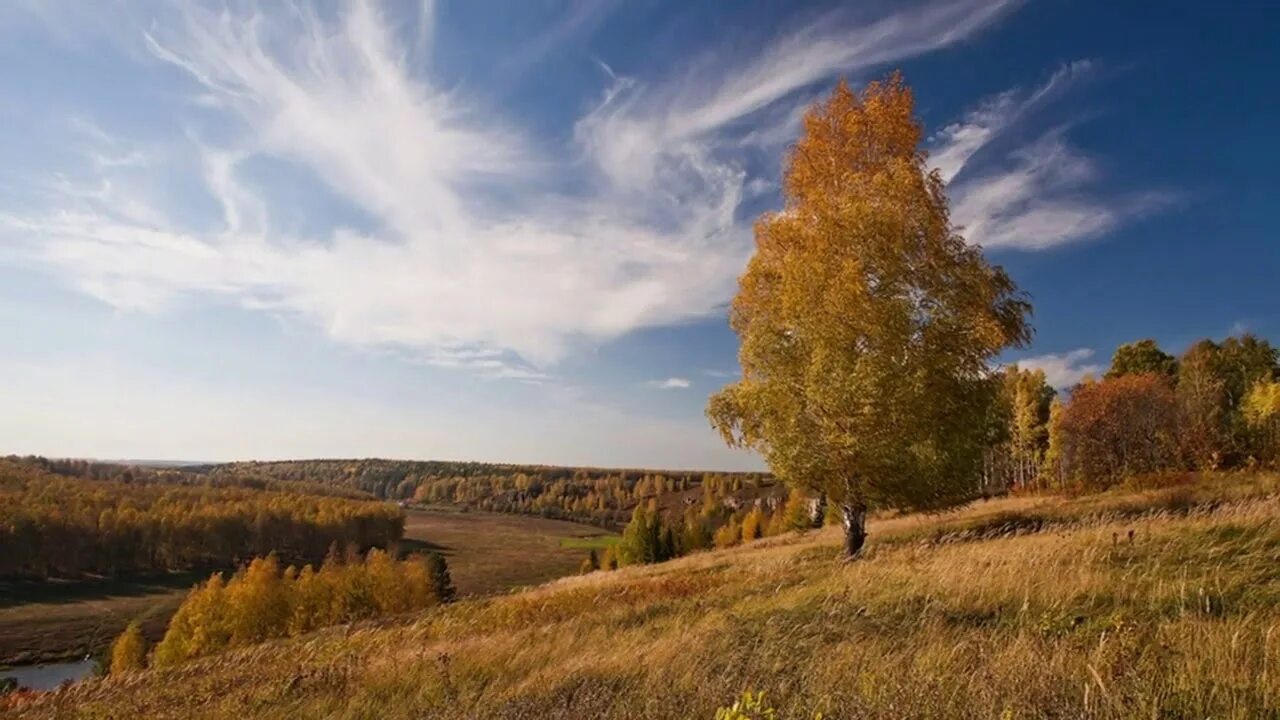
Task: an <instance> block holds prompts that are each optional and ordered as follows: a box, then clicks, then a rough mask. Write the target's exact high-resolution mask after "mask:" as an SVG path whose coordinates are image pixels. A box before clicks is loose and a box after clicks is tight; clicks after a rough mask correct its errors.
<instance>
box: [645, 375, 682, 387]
mask: <svg viewBox="0 0 1280 720" xmlns="http://www.w3.org/2000/svg"><path fill="white" fill-rule="evenodd" d="M692 384H693V383H690V382H689V380H688V379H687V378H682V377H669V378H666V379H665V380H650V381H648V382H646V383H645V387H649V388H653V389H654V390H683V389H685V388H687V387H689V386H690V385H692Z"/></svg>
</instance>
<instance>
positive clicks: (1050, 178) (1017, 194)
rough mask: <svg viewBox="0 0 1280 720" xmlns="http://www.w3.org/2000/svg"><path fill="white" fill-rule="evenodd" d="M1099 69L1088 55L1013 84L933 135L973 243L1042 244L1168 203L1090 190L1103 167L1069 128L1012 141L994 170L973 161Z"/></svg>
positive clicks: (1163, 198) (955, 213)
mask: <svg viewBox="0 0 1280 720" xmlns="http://www.w3.org/2000/svg"><path fill="white" fill-rule="evenodd" d="M1095 71H1096V64H1095V63H1093V62H1090V61H1087V60H1082V61H1078V62H1075V63H1071V64H1070V65H1066V66H1064V67H1063V68H1061V69H1060V70H1058V71H1057V72H1056V73H1054V74H1053V76H1052V77H1050V78H1049V80H1048V81H1046V82H1045V83H1044V84H1043V85H1041V86H1039V87H1037V88H1035V89H1034V90H1032V91H1030V92H1026V91H1023V90H1020V89H1013V90H1008V91H1005V92H1003V93H999V94H998V95H995V96H994V97H991V98H988V99H986V100H984V101H983V102H981V103H979V104H978V106H977V107H976V108H975V109H974V110H971V111H970V112H969V113H967V114H966V116H965V118H964V119H963V120H962V121H961V122H958V123H955V124H952V125H949V126H947V127H946V128H944V129H943V130H941V131H940V132H938V133H937V134H936V135H935V136H934V137H933V138H931V141H932V143H933V144H934V146H935V147H934V150H933V152H932V154H931V161H932V163H933V165H934V167H936V168H937V169H938V171H939V172H940V173H941V175H942V177H943V179H944V180H946V181H948V182H952V184H951V187H950V188H949V192H950V195H951V200H952V220H953V221H954V222H955V223H956V224H957V225H958V226H960V227H961V228H962V232H963V234H964V236H965V237H966V238H967V239H968V240H969V241H970V242H973V243H976V244H980V245H982V246H984V247H988V248H1016V249H1021V250H1041V249H1045V248H1050V247H1055V246H1058V245H1063V244H1066V243H1071V242H1076V241H1080V240H1087V239H1090V238H1094V237H1097V236H1099V235H1102V234H1104V233H1106V232H1108V231H1110V230H1112V229H1114V228H1115V227H1117V226H1118V225H1120V224H1121V223H1123V222H1125V221H1127V220H1130V219H1133V218H1135V217H1138V216H1141V215H1143V214H1146V213H1149V212H1151V211H1153V210H1155V209H1158V208H1159V207H1162V206H1164V205H1165V204H1167V202H1168V201H1169V196H1168V195H1167V194H1163V193H1155V192H1145V193H1142V192H1140V193H1121V194H1116V193H1110V194H1108V195H1106V196H1102V195H1101V194H1099V193H1089V192H1088V188H1089V187H1090V186H1092V185H1095V184H1097V183H1098V182H1100V181H1101V180H1102V179H1103V178H1102V172H1101V170H1100V169H1099V167H1098V164H1097V163H1096V162H1095V161H1094V160H1093V159H1091V158H1089V157H1088V156H1086V155H1084V154H1083V153H1081V152H1080V151H1078V150H1076V149H1075V148H1073V147H1072V146H1071V145H1070V144H1069V143H1068V142H1067V140H1066V137H1065V136H1066V128H1064V127H1059V128H1057V129H1055V130H1052V131H1050V132H1049V133H1047V134H1043V135H1041V136H1039V137H1038V138H1037V139H1036V140H1034V141H1032V142H1030V143H1026V144H1022V145H1018V146H1015V147H1014V148H1013V149H1008V148H1007V147H1006V148H1005V152H1004V153H1003V154H1002V155H1001V156H1000V157H999V158H998V162H996V163H995V167H994V168H992V167H990V165H989V164H988V165H982V166H979V167H977V168H974V167H973V165H974V163H973V159H974V157H975V156H977V155H978V154H979V153H981V152H982V151H983V150H985V149H987V148H988V147H989V146H993V145H1000V144H1002V143H1000V142H999V141H1000V139H1001V136H1002V135H1003V134H1005V133H1007V132H1008V131H1010V130H1011V129H1012V128H1013V127H1014V126H1016V125H1017V124H1018V123H1019V122H1021V121H1023V120H1024V119H1026V118H1027V117H1028V116H1029V115H1031V114H1032V113H1033V112H1035V111H1036V110H1038V109H1039V108H1041V107H1042V106H1044V105H1045V104H1047V103H1049V102H1052V101H1053V100H1055V99H1057V98H1059V97H1061V95H1062V94H1063V93H1064V92H1066V91H1067V90H1069V89H1070V88H1071V87H1073V86H1075V85H1076V84H1078V83H1080V82H1081V81H1082V80H1084V79H1086V78H1088V77H1089V76H1090V75H1092V74H1093V73H1094V72H1095ZM1005 145H1007V144H1005Z"/></svg>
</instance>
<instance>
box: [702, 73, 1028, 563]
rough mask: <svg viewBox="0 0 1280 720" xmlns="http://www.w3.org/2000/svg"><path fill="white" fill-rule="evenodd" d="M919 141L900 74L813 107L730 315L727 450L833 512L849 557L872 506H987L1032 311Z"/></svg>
mask: <svg viewBox="0 0 1280 720" xmlns="http://www.w3.org/2000/svg"><path fill="white" fill-rule="evenodd" d="M921 137H922V130H921V127H920V124H919V123H918V122H917V121H916V119H915V118H914V116H913V101H912V96H911V92H910V90H909V89H908V88H907V87H906V86H905V85H904V83H903V82H902V79H901V77H900V76H898V75H894V76H892V77H890V78H889V79H887V80H885V81H883V82H877V83H873V84H871V85H869V86H868V87H867V88H866V89H865V90H864V91H863V92H861V93H855V92H854V91H853V90H851V89H850V88H849V86H848V85H847V84H845V83H844V82H841V83H840V84H839V85H838V86H837V87H836V89H835V91H834V92H833V93H832V94H831V96H830V97H829V98H828V99H827V100H826V101H825V102H821V103H819V104H817V105H815V106H814V107H813V108H811V109H810V110H809V112H808V113H807V114H806V116H805V119H804V130H803V134H802V137H801V138H800V139H799V141H798V142H797V143H796V145H795V147H794V148H793V149H792V152H791V154H790V157H789V159H788V162H787V168H786V171H785V174H784V178H783V195H784V199H785V207H784V209H783V210H782V211H780V212H776V213H769V214H766V215H764V216H763V217H761V218H760V220H759V221H758V222H757V223H756V226H755V236H756V252H755V254H754V255H753V257H752V258H751V261H750V263H749V264H748V266H747V270H746V273H745V274H744V275H743V276H742V278H741V279H740V281H739V288H738V294H737V296H736V297H735V298H734V301H733V306H732V310H731V313H730V324H731V325H732V327H733V329H734V331H735V332H736V333H737V334H738V336H739V338H740V340H741V348H740V350H739V353H738V359H739V363H740V365H741V366H742V379H741V380H740V381H738V382H737V383H734V384H732V385H729V386H727V387H725V388H724V389H722V390H721V391H719V392H718V393H716V394H715V395H713V396H712V397H711V399H710V402H709V405H708V409H707V414H708V416H709V418H710V419H711V422H712V424H713V425H714V426H715V427H716V428H717V429H718V430H719V431H720V432H721V434H722V435H723V437H724V439H725V440H726V441H727V442H728V443H729V444H731V445H734V446H741V447H749V448H753V449H755V450H757V451H759V452H760V453H761V454H762V455H763V456H764V457H765V459H766V461H767V462H768V464H769V467H770V468H771V469H772V470H773V472H774V474H775V475H777V476H779V477H780V478H782V479H784V480H786V481H788V482H791V483H793V484H795V485H797V486H800V487H805V488H808V489H810V490H811V491H813V492H817V493H825V494H826V495H828V496H829V497H830V499H831V500H832V502H833V503H836V504H838V506H839V508H840V514H841V518H842V521H843V524H844V527H845V544H844V549H845V552H846V554H847V555H848V556H855V555H857V554H858V553H859V551H860V550H861V549H862V546H863V542H864V540H865V538H866V513H867V509H868V507H869V506H872V505H876V506H896V507H901V508H907V509H937V508H943V507H947V506H951V505H954V504H957V503H960V502H963V501H965V500H967V499H969V498H971V497H972V496H973V495H974V493H975V489H976V487H977V482H976V477H977V475H978V471H979V468H980V464H981V456H982V452H983V449H984V447H985V444H986V443H985V435H986V433H985V426H984V422H983V420H984V418H985V416H986V413H987V409H988V406H989V404H990V402H991V400H992V398H993V396H994V390H995V387H994V385H995V383H994V382H993V380H992V371H991V369H990V368H991V364H992V361H993V359H994V358H995V356H996V355H997V354H998V353H999V352H1000V351H1001V350H1002V349H1004V348H1006V347H1010V346H1019V345H1023V344H1025V343H1026V342H1027V341H1028V340H1029V339H1030V332H1031V331H1030V328H1029V326H1028V324H1027V320H1026V319H1027V316H1028V315H1029V313H1030V305H1029V303H1028V302H1027V301H1026V300H1025V298H1024V296H1023V295H1022V294H1021V293H1020V292H1019V291H1018V289H1017V287H1016V286H1015V284H1014V283H1013V281H1012V280H1011V279H1010V278H1009V276H1008V275H1007V274H1006V273H1005V272H1004V271H1003V270H1002V269H1001V268H999V267H996V266H992V265H990V264H988V263H987V262H986V260H985V259H984V258H983V256H982V253H981V250H980V249H979V248H978V247H975V246H973V245H969V244H967V243H966V242H965V241H964V239H963V238H962V237H961V236H960V235H959V234H958V233H957V231H956V228H955V227H954V226H953V225H952V224H951V219H950V215H949V210H948V204H947V198H946V195H945V193H944V184H943V181H942V178H941V176H940V175H939V174H938V173H937V172H931V171H930V170H929V169H928V166H927V162H926V157H925V153H924V151H923V150H922V149H921V148H920V141H921Z"/></svg>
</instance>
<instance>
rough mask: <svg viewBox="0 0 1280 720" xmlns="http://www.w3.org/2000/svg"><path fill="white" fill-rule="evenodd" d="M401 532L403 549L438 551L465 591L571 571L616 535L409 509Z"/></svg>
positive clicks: (559, 523) (530, 520)
mask: <svg viewBox="0 0 1280 720" xmlns="http://www.w3.org/2000/svg"><path fill="white" fill-rule="evenodd" d="M405 537H406V539H407V540H408V542H406V543H405V549H407V550H413V549H423V550H428V549H430V550H436V551H438V552H440V553H441V554H442V555H444V556H445V559H446V560H448V561H449V571H450V574H451V575H452V577H453V584H454V585H455V586H456V587H457V588H458V592H459V594H461V595H463V596H466V595H488V594H492V593H497V592H505V591H507V590H510V589H512V588H515V587H521V586H525V585H537V584H539V583H543V582H546V581H548V580H552V579H554V578H558V577H563V576H565V575H572V574H574V573H576V572H578V569H579V568H580V567H581V565H582V560H583V558H585V557H586V556H587V553H588V551H589V548H591V547H597V546H602V545H603V544H605V543H607V542H609V539H610V538H613V537H616V536H614V535H612V534H609V533H607V532H606V531H604V530H601V529H600V528H597V527H592V526H590V525H581V524H578V523H572V522H565V521H563V520H548V519H546V518H540V517H533V516H525V515H499V514H496V513H483V512H468V513H463V512H456V511H450V510H409V511H408V521H407V522H406V523H405ZM415 541H416V542H415Z"/></svg>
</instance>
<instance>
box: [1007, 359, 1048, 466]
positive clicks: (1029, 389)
mask: <svg viewBox="0 0 1280 720" xmlns="http://www.w3.org/2000/svg"><path fill="white" fill-rule="evenodd" d="M1003 385H1004V386H1003V388H1002V389H1001V398H1000V403H999V404H1000V405H1001V406H1002V407H1001V411H1002V414H1003V415H1004V417H1003V421H1004V425H1005V427H1004V429H1003V435H1004V443H1005V446H1006V447H1007V448H1008V457H1009V460H1010V461H1011V463H1012V468H1011V470H1012V475H1013V477H1012V483H1013V486H1014V487H1017V488H1023V487H1026V486H1029V485H1032V484H1034V483H1036V482H1037V480H1038V477H1039V474H1040V468H1041V465H1042V464H1043V461H1044V453H1045V450H1046V445H1047V443H1048V423H1049V406H1050V403H1052V401H1053V398H1054V397H1055V396H1056V395H1057V393H1056V392H1055V391H1054V389H1053V388H1052V387H1050V386H1049V384H1048V382H1047V381H1046V379H1045V374H1044V371H1043V370H1040V369H1035V370H1024V369H1022V368H1019V367H1018V366H1017V365H1012V366H1010V367H1008V368H1005V370H1004V383H1003Z"/></svg>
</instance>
